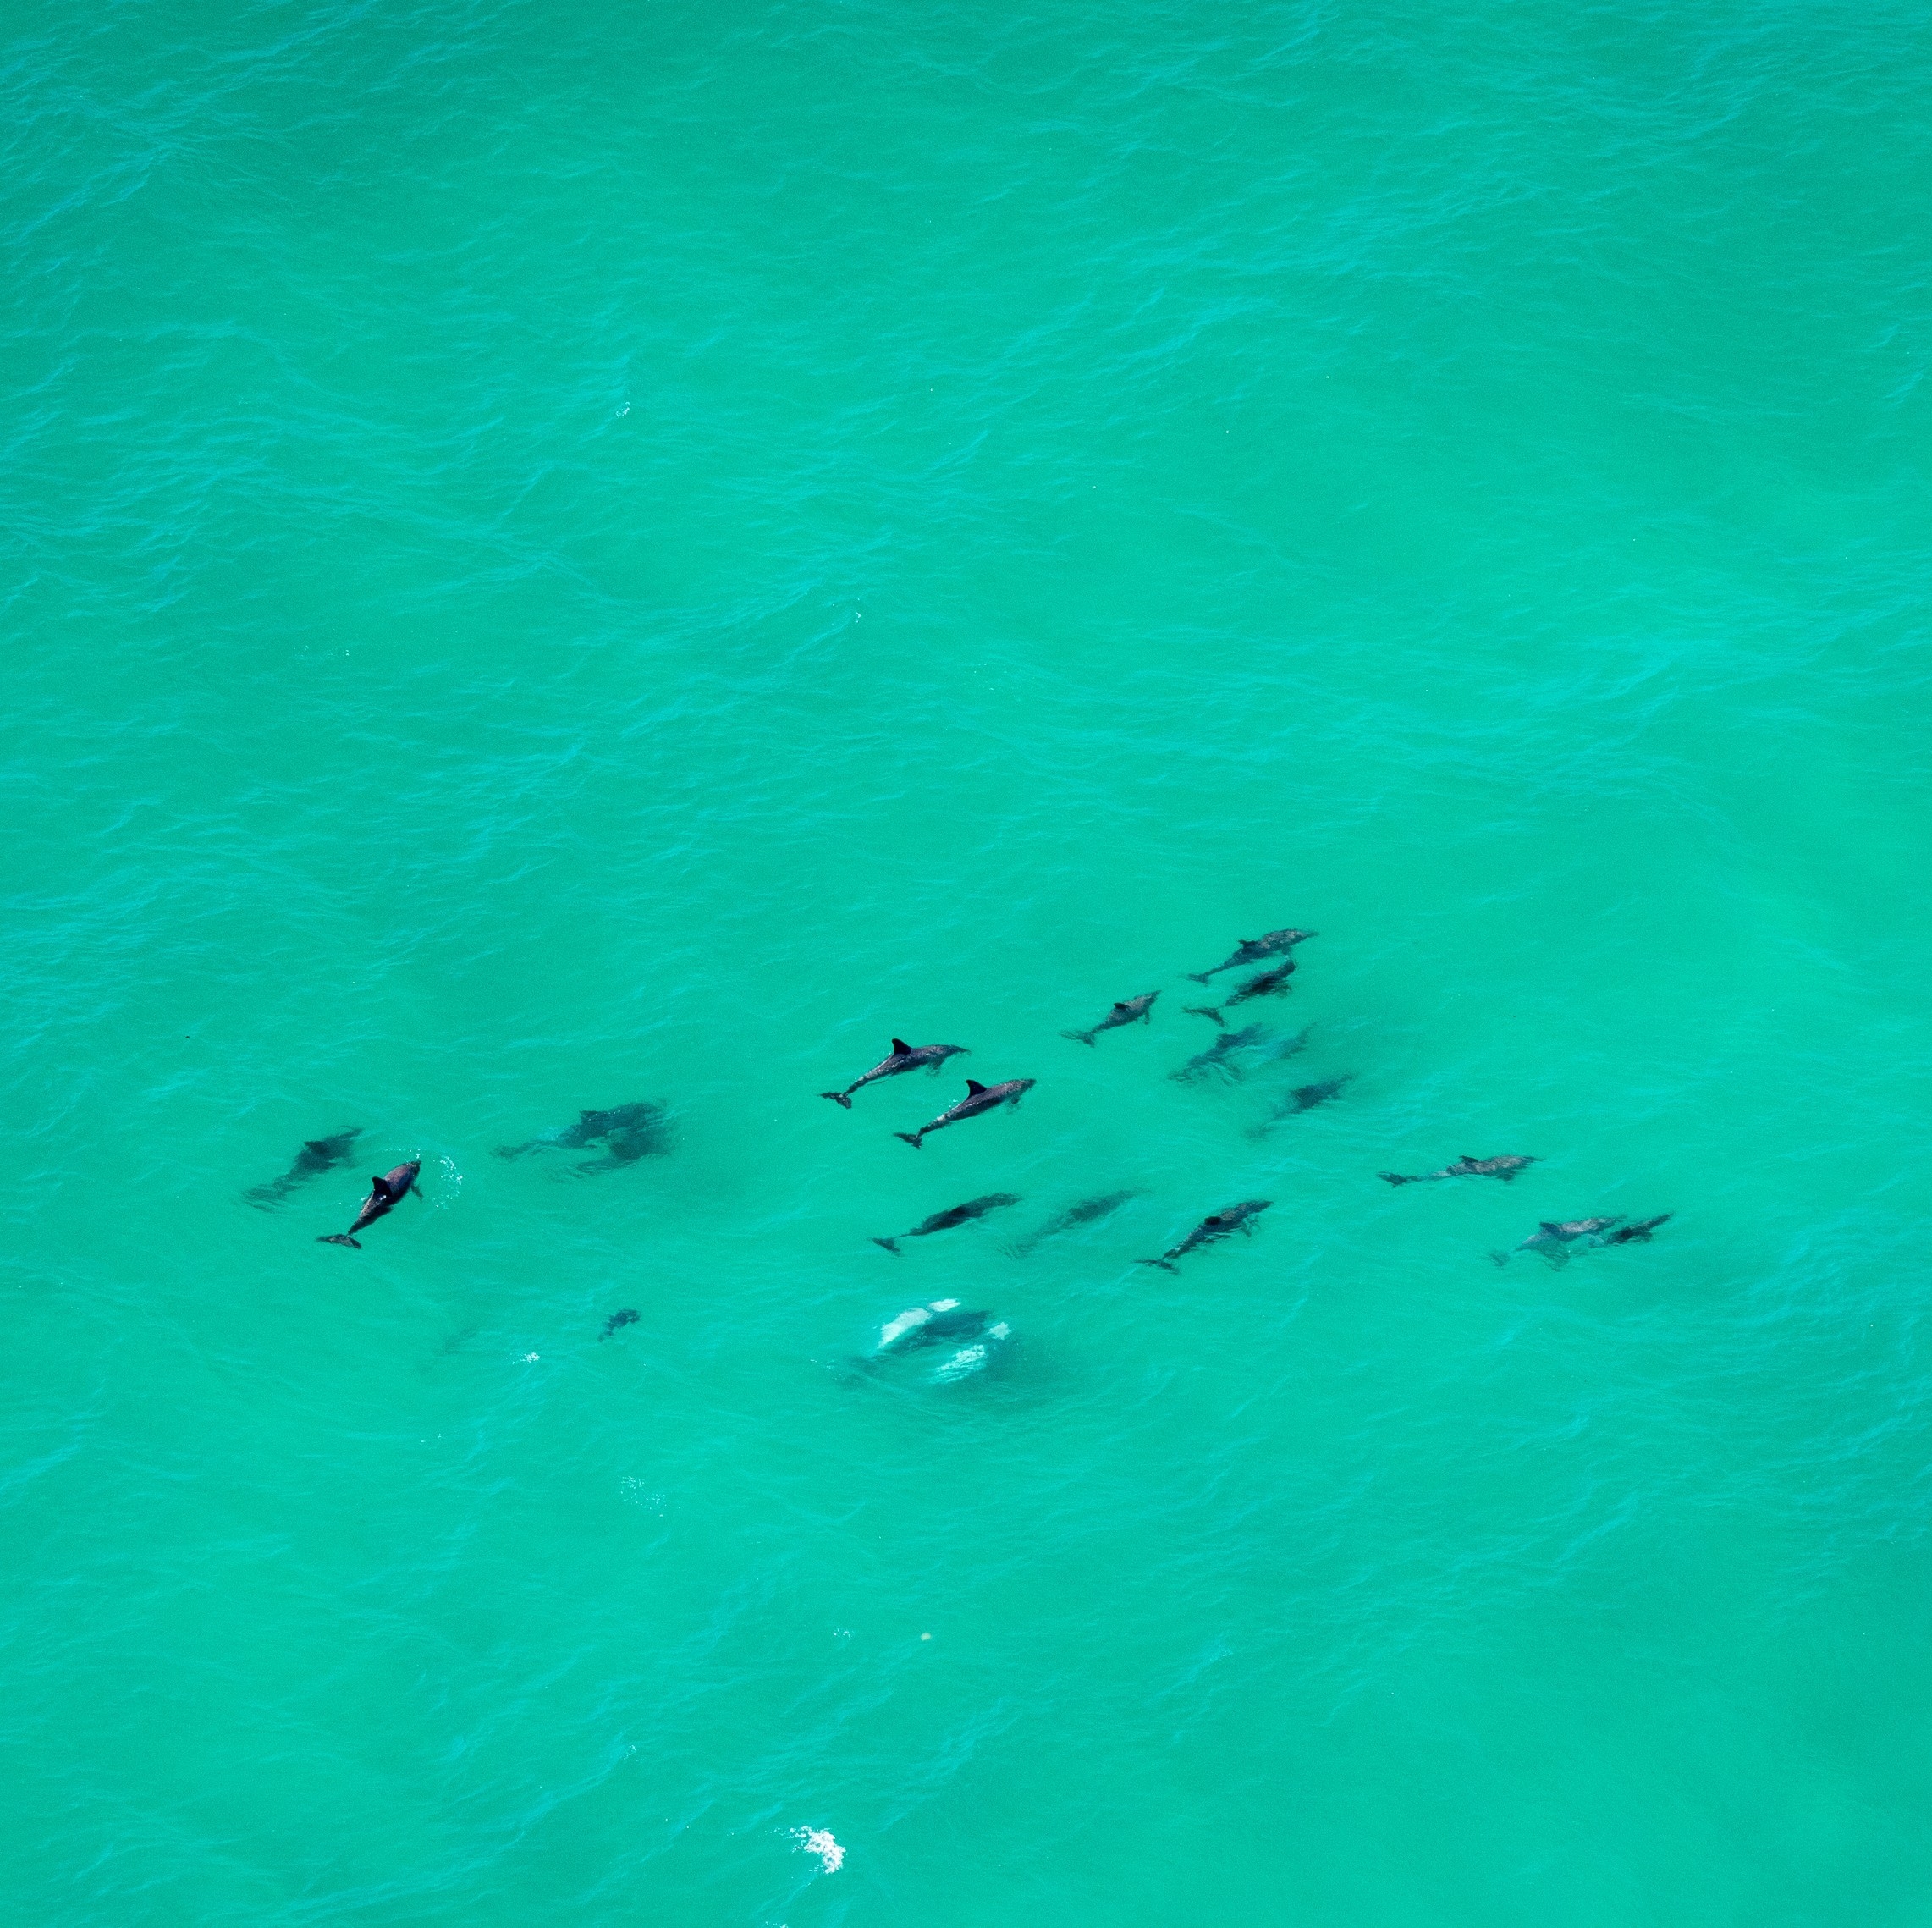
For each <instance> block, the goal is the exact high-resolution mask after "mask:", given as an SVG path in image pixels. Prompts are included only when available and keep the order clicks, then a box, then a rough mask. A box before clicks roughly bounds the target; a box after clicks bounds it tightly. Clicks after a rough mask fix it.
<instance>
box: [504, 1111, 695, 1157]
mask: <svg viewBox="0 0 1932 1928" xmlns="http://www.w3.org/2000/svg"><path fill="white" fill-rule="evenodd" d="M666 1115H667V1113H666V1109H665V1107H664V1106H663V1105H662V1104H655V1103H653V1102H652V1101H651V1100H650V1099H644V1100H643V1101H642V1102H641V1103H639V1104H614V1105H612V1106H611V1107H610V1108H609V1110H605V1111H580V1112H579V1113H578V1114H577V1117H576V1122H575V1124H570V1125H563V1126H559V1127H558V1129H557V1130H555V1131H553V1132H544V1134H543V1135H542V1137H541V1138H531V1139H529V1140H528V1141H527V1142H526V1143H523V1144H520V1145H498V1147H497V1156H498V1158H521V1157H523V1156H524V1155H525V1154H526V1153H529V1152H533V1151H581V1150H582V1149H584V1147H585V1146H586V1145H592V1144H595V1143H597V1141H598V1140H599V1139H600V1138H601V1139H603V1141H604V1143H605V1146H606V1149H607V1152H608V1156H606V1157H605V1158H603V1159H601V1160H600V1159H592V1160H591V1162H590V1163H589V1164H588V1165H579V1166H578V1167H577V1169H578V1171H608V1169H609V1168H610V1166H611V1165H629V1164H630V1162H631V1161H632V1160H634V1159H640V1158H642V1157H643V1156H644V1155H645V1154H646V1153H647V1152H652V1151H667V1150H669V1149H670V1141H669V1135H668V1133H667V1132H666V1131H665V1129H664V1120H665V1117H666Z"/></svg>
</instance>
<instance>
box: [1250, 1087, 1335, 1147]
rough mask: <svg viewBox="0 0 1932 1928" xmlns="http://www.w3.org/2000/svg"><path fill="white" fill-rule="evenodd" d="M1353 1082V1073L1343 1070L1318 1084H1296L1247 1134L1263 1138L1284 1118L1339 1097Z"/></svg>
mask: <svg viewBox="0 0 1932 1928" xmlns="http://www.w3.org/2000/svg"><path fill="white" fill-rule="evenodd" d="M1354 1082H1355V1073H1354V1072H1353V1071H1344V1072H1343V1073H1342V1074H1341V1076H1340V1077H1330V1078H1324V1079H1323V1080H1322V1082H1320V1083H1319V1084H1298V1085H1296V1087H1295V1088H1294V1089H1293V1090H1292V1091H1291V1092H1290V1093H1288V1095H1287V1096H1286V1097H1285V1098H1284V1099H1282V1100H1281V1102H1280V1104H1277V1105H1276V1106H1275V1107H1274V1110H1272V1111H1271V1112H1269V1115H1268V1116H1267V1117H1266V1118H1264V1119H1263V1121H1261V1123H1260V1124H1258V1125H1257V1126H1256V1127H1254V1129H1253V1130H1252V1131H1251V1132H1249V1133H1248V1136H1249V1137H1250V1138H1265V1137H1266V1136H1267V1135H1268V1133H1269V1132H1270V1131H1272V1130H1273V1129H1274V1127H1275V1126H1277V1125H1279V1124H1280V1122H1281V1121H1282V1120H1283V1119H1284V1118H1292V1117H1293V1116H1294V1115H1296V1113H1297V1112H1299V1111H1312V1110H1314V1108H1315V1107H1316V1106H1317V1105H1318V1104H1327V1103H1328V1101H1329V1099H1331V1098H1338V1097H1340V1095H1341V1093H1342V1092H1343V1091H1345V1090H1346V1088H1348V1087H1349V1086H1350V1085H1351V1084H1353V1083H1354Z"/></svg>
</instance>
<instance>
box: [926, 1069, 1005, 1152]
mask: <svg viewBox="0 0 1932 1928" xmlns="http://www.w3.org/2000/svg"><path fill="white" fill-rule="evenodd" d="M1038 1082H1039V1081H1038V1079H1037V1078H1030V1077H1010V1078H1008V1079H1007V1080H1006V1081H1005V1083H1003V1084H982V1083H981V1082H979V1080H978V1079H977V1078H971V1077H969V1078H968V1079H967V1080H966V1096H965V1097H964V1098H962V1099H960V1101H959V1103H958V1104H952V1105H949V1106H948V1107H947V1108H946V1109H945V1110H944V1111H942V1112H941V1113H940V1114H939V1115H938V1117H937V1118H935V1119H933V1121H932V1123H931V1124H929V1125H922V1126H921V1127H919V1129H918V1130H917V1131H916V1132H894V1133H893V1134H892V1135H893V1137H894V1138H903V1139H905V1142H906V1143H907V1144H909V1145H911V1147H912V1149H913V1150H915V1151H918V1150H920V1149H922V1146H921V1144H920V1140H921V1139H922V1138H924V1137H925V1136H926V1134H927V1132H940V1131H944V1129H945V1128H946V1127H947V1126H948V1125H956V1124H958V1123H959V1122H960V1121H961V1120H962V1119H966V1118H977V1117H978V1116H979V1115H980V1113H981V1112H983V1111H993V1110H998V1108H999V1106H1000V1105H1002V1104H1018V1103H1019V1102H1020V1100H1021V1099H1022V1098H1024V1097H1025V1096H1026V1095H1027V1093H1028V1092H1029V1091H1031V1090H1032V1088H1033V1087H1034V1085H1035V1084H1037V1083H1038Z"/></svg>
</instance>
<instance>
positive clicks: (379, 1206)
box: [316, 1158, 422, 1252]
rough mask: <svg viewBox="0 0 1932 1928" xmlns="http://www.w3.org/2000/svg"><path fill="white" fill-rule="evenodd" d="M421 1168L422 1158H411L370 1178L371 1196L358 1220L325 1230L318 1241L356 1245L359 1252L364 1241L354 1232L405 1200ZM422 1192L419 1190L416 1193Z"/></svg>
mask: <svg viewBox="0 0 1932 1928" xmlns="http://www.w3.org/2000/svg"><path fill="white" fill-rule="evenodd" d="M421 1170H422V1160H421V1159H420V1158H412V1159H411V1160H410V1161H409V1163H408V1164H407V1165H397V1166H396V1168H395V1169H394V1171H386V1172H384V1173H383V1175H382V1176H381V1177H379V1178H372V1179H371V1180H370V1181H369V1196H368V1197H367V1198H365V1199H364V1200H363V1201H362V1209H361V1211H359V1212H358V1213H357V1214H356V1215H355V1224H354V1225H352V1226H350V1228H349V1230H348V1231H331V1232H325V1233H324V1234H323V1235H322V1237H320V1238H318V1239H317V1240H316V1244H317V1245H353V1246H354V1247H355V1249H356V1250H357V1251H358V1252H360V1251H361V1249H362V1242H361V1239H359V1238H357V1237H356V1236H355V1234H356V1233H357V1232H359V1231H361V1229H362V1228H363V1226H367V1225H374V1224H375V1222H376V1220H377V1219H379V1218H385V1217H387V1216H388V1214H389V1213H391V1212H393V1211H394V1209H396V1207H397V1206H398V1205H399V1204H400V1203H401V1202H402V1200H403V1198H404V1196H405V1194H406V1193H410V1192H411V1191H414V1190H415V1189H416V1174H417V1173H418V1172H420V1171H421ZM421 1196H422V1193H421V1192H416V1197H417V1198H421Z"/></svg>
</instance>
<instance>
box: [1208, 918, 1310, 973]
mask: <svg viewBox="0 0 1932 1928" xmlns="http://www.w3.org/2000/svg"><path fill="white" fill-rule="evenodd" d="M1320 935H1321V933H1320V932H1319V931H1318V930H1271V931H1269V932H1267V933H1266V934H1264V935H1263V936H1260V937H1244V938H1243V939H1241V943H1240V945H1238V946H1237V947H1236V950H1235V951H1234V953H1233V954H1232V955H1231V956H1227V957H1224V958H1223V959H1222V960H1221V961H1220V962H1219V964H1217V965H1216V966H1215V967H1214V969H1213V970H1212V971H1190V972H1187V976H1188V977H1190V978H1192V979H1193V981H1194V982H1195V983H1197V984H1204V983H1207V981H1208V978H1218V977H1219V975H1220V974H1221V972H1224V971H1231V970H1233V969H1234V968H1235V967H1236V965H1239V964H1252V963H1254V962H1255V961H1257V960H1258V959H1260V958H1263V957H1279V956H1281V955H1282V954H1283V953H1284V952H1285V951H1290V950H1293V949H1294V948H1295V946H1296V945H1297V944H1306V943H1307V940H1308V939H1310V938H1311V937H1319V936H1320Z"/></svg>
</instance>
